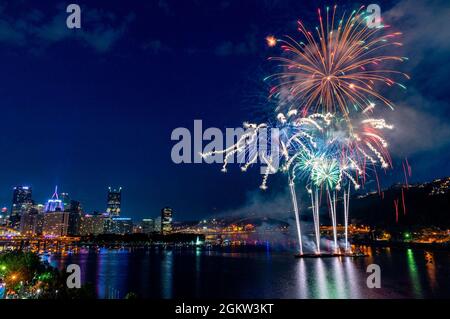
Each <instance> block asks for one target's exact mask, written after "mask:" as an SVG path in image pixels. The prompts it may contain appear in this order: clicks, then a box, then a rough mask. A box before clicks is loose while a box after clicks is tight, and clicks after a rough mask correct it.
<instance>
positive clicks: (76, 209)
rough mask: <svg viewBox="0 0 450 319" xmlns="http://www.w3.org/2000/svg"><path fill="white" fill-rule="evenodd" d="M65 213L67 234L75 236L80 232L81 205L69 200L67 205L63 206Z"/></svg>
mask: <svg viewBox="0 0 450 319" xmlns="http://www.w3.org/2000/svg"><path fill="white" fill-rule="evenodd" d="M64 207H65V208H66V210H65V211H66V212H68V213H69V228H68V229H67V234H68V235H69V236H76V235H78V234H79V232H80V223H81V205H80V202H78V201H76V200H70V202H69V204H68V205H65V206H64Z"/></svg>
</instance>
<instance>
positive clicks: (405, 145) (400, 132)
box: [382, 0, 450, 156]
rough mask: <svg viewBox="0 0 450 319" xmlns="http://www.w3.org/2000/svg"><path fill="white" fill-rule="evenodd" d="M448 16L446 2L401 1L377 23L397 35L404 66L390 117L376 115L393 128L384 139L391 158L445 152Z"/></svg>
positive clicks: (449, 137) (449, 88)
mask: <svg viewBox="0 0 450 319" xmlns="http://www.w3.org/2000/svg"><path fill="white" fill-rule="evenodd" d="M449 16H450V4H449V3H448V1H442V0H441V1H439V0H435V1H427V2H412V1H407V0H403V1H401V2H399V3H397V4H396V5H395V6H394V7H393V8H392V9H390V10H388V11H387V12H385V13H382V17H383V19H384V20H385V21H386V22H387V23H388V24H390V25H392V26H393V28H395V29H396V30H400V31H401V32H402V33H403V36H402V37H403V39H402V42H403V43H404V46H403V50H404V54H405V55H406V56H408V57H409V61H407V62H406V63H404V64H403V65H401V66H400V68H401V69H402V71H406V72H408V73H409V74H410V75H411V80H410V81H408V82H409V83H406V84H407V85H408V90H407V91H406V94H405V95H403V96H402V97H401V99H399V97H398V96H397V97H396V98H394V99H393V100H394V102H395V101H399V100H400V102H397V103H396V104H397V106H396V109H395V111H394V112H389V111H384V112H382V114H384V115H385V118H386V119H388V121H389V122H392V123H393V124H394V125H395V130H394V131H393V133H392V134H389V140H390V141H391V143H390V144H391V147H390V150H391V152H392V153H393V155H394V156H395V155H399V156H400V155H401V156H404V155H408V156H409V155H411V154H420V153H425V152H433V151H439V150H443V149H444V148H445V147H447V149H448V147H450V142H449V141H450V125H449V123H448V122H449V121H448V118H449V116H450V113H449V111H450V103H449V101H448V94H449V92H450V82H449V81H448V74H450V65H449V64H448V63H447V60H448V56H450V41H448V39H449V38H450V29H449V28H445V26H446V25H447V24H448V17H449Z"/></svg>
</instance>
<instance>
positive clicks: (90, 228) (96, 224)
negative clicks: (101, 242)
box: [78, 213, 107, 236]
mask: <svg viewBox="0 0 450 319" xmlns="http://www.w3.org/2000/svg"><path fill="white" fill-rule="evenodd" d="M106 220H107V218H106V217H105V216H103V215H101V214H98V213H94V214H92V215H90V214H86V215H84V216H82V217H81V219H80V227H79V231H78V233H79V235H81V236H87V235H94V236H95V235H100V234H103V233H104V232H105V227H106Z"/></svg>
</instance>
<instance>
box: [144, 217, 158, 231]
mask: <svg viewBox="0 0 450 319" xmlns="http://www.w3.org/2000/svg"><path fill="white" fill-rule="evenodd" d="M141 227H142V232H143V233H144V234H151V233H153V232H154V231H155V221H154V220H153V219H151V218H145V219H143V220H142V222H141Z"/></svg>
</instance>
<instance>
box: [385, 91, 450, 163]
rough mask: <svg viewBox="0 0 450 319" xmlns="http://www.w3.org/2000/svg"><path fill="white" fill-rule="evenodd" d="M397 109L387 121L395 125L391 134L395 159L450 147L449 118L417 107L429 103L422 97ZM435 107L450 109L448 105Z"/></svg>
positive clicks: (412, 98)
mask: <svg viewBox="0 0 450 319" xmlns="http://www.w3.org/2000/svg"><path fill="white" fill-rule="evenodd" d="M408 101H410V103H408V102H402V103H400V104H398V105H397V106H396V109H395V111H394V112H392V111H386V112H385V113H387V112H389V113H390V114H388V115H386V116H385V118H386V119H388V122H389V123H392V124H394V129H393V130H392V132H390V133H388V134H387V137H388V141H389V144H390V146H389V149H390V151H391V153H392V155H394V156H398V157H404V156H411V155H414V154H420V153H423V152H431V151H438V150H440V149H443V148H445V147H449V146H450V125H449V123H448V120H447V119H446V118H443V117H440V116H439V115H437V114H434V113H433V112H427V111H424V110H420V109H418V108H416V107H414V106H415V105H419V104H420V103H423V104H427V103H430V102H429V101H427V100H425V99H423V97H422V96H421V95H415V96H412V97H410V98H409V99H408ZM433 107H436V108H439V107H448V105H446V104H442V103H437V102H434V103H433Z"/></svg>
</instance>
